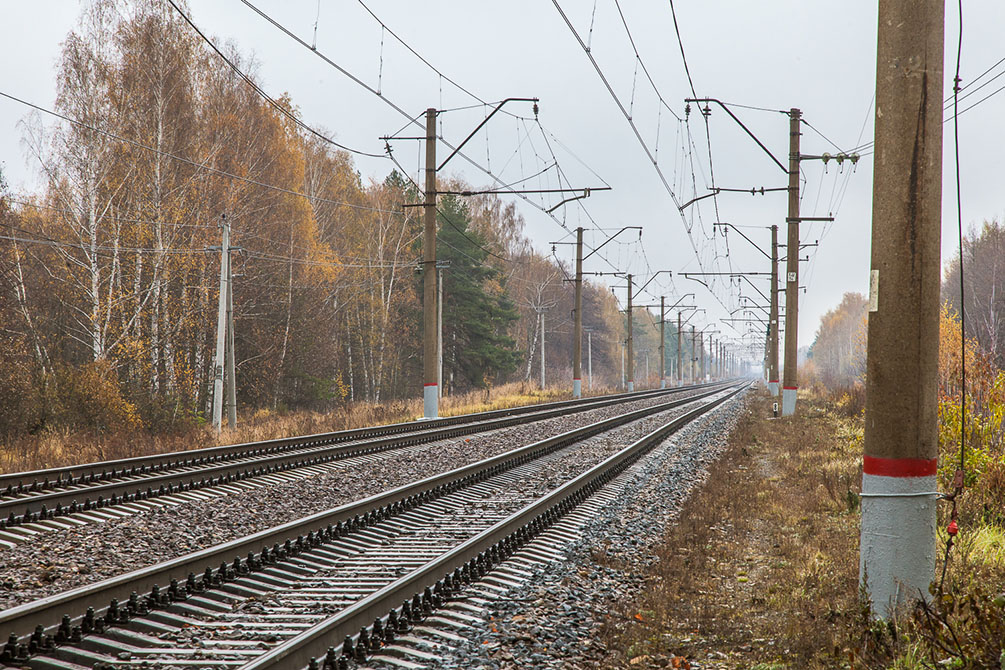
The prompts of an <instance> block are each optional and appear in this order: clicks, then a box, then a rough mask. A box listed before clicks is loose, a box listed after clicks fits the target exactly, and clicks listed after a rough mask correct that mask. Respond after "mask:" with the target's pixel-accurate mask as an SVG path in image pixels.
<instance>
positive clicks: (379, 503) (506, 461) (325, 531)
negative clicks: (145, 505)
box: [0, 384, 729, 639]
mask: <svg viewBox="0 0 1005 670" xmlns="http://www.w3.org/2000/svg"><path fill="white" fill-rule="evenodd" d="M728 387H729V385H728V384H727V385H723V384H720V385H718V386H717V387H716V388H711V389H705V390H703V392H702V393H699V394H698V395H695V396H688V397H687V398H681V399H676V400H671V401H669V402H666V403H662V404H659V405H655V406H652V407H646V408H642V409H638V410H633V411H631V412H628V413H626V414H621V415H618V416H615V417H611V418H608V419H604V420H601V421H598V422H595V423H592V424H589V425H587V426H583V427H581V428H577V429H574V430H570V431H566V432H565V433H562V434H560V435H556V436H553V437H549V438H546V439H543V440H540V441H538V442H535V443H532V444H529V445H525V446H522V447H518V448H516V449H513V450H510V451H508V452H506V453H503V454H499V455H496V456H493V457H490V458H486V459H483V460H481V461H478V462H476V463H472V464H469V465H466V466H462V467H460V468H456V469H454V470H451V471H448V472H445V473H440V474H437V475H433V476H431V477H427V478H425V479H422V480H419V481H416V482H412V483H409V484H405V485H403V486H399V487H397V488H394V489H391V490H389V491H385V492H382V493H379V494H376V495H373V496H370V497H368V498H364V499H362V500H359V501H355V502H352V503H348V504H345V505H341V506H339V507H335V508H333V509H330V510H327V511H324V512H319V513H316V514H312V515H309V516H307V517H304V518H301V519H298V520H295V521H291V522H288V523H285V524H281V525H279V526H276V527H274V528H270V529H267V530H264V531H260V532H258V533H254V534H252V535H248V536H246V537H243V538H238V539H236V540H232V541H229V542H225V543H223V544H220V545H216V546H214V547H209V548H207V549H203V550H200V551H196V552H192V553H190V554H186V555H184V556H179V557H177V558H174V559H171V560H168V561H165V562H162V563H159V564H157V565H152V566H148V567H145V568H140V569H138V570H134V571H131V572H129V573H126V574H123V575H118V576H115V577H111V578H109V579H105V580H103V581H100V582H97V583H95V584H90V585H86V586H83V587H79V588H76V589H72V590H70V591H66V592H63V593H60V594H55V595H52V596H48V597H45V598H41V599H39V600H35V601H33V602H29V603H25V604H23V605H19V606H17V607H13V608H10V609H8V610H5V611H2V612H0V630H2V627H3V626H4V625H6V626H7V628H8V630H12V631H14V632H13V633H12V637H14V636H15V635H16V636H17V637H18V638H19V639H20V638H22V637H24V636H28V635H29V634H30V632H31V631H32V630H33V629H36V627H41V628H40V629H39V632H38V633H36V635H41V634H42V633H43V632H44V633H45V634H47V635H54V634H57V633H58V632H59V629H60V628H61V627H66V626H69V625H73V624H79V623H80V622H81V620H82V619H83V618H84V616H85V615H86V614H87V610H88V608H93V612H92V615H95V616H97V617H101V616H102V615H103V614H104V613H105V612H107V611H108V609H109V606H104V605H102V603H106V602H109V603H110V602H111V601H112V600H116V601H118V602H126V601H127V600H128V599H129V597H130V596H131V595H133V594H136V593H138V594H147V593H149V594H151V596H153V595H154V594H160V595H159V596H158V597H161V598H163V597H167V596H166V595H165V593H168V594H173V595H172V597H178V598H180V599H184V597H187V596H186V595H185V592H186V584H192V583H193V582H194V580H195V579H196V578H195V575H199V574H215V575H216V576H217V577H219V576H220V575H224V576H225V577H226V576H229V575H231V569H230V568H228V567H227V566H229V565H230V563H231V562H234V564H235V569H236V568H237V567H238V566H241V565H243V566H245V568H246V567H247V566H248V565H253V564H255V563H256V562H259V563H260V562H261V560H262V559H261V556H262V552H263V550H264V551H266V552H269V551H272V552H274V553H275V552H278V553H279V554H280V555H282V554H283V551H284V549H283V548H284V547H285V549H286V550H288V551H299V550H301V548H306V547H310V546H316V545H317V544H319V543H320V542H321V541H322V540H321V537H322V536H324V537H334V536H338V537H340V536H341V535H333V533H334V532H336V531H341V529H342V528H343V524H348V523H352V525H353V526H352V527H353V528H359V527H360V526H363V527H365V526H366V525H367V524H368V523H375V522H376V521H377V520H380V519H384V518H387V517H388V516H390V515H392V514H394V513H399V512H401V511H404V510H407V509H411V508H412V507H414V506H415V505H417V504H419V503H420V502H426V501H429V500H432V499H434V498H438V497H440V496H442V495H445V494H447V493H450V492H452V491H454V490H458V489H459V488H462V487H464V486H467V485H469V484H473V483H476V482H478V481H481V480H483V479H485V478H487V477H489V476H492V475H494V474H497V473H499V472H502V471H505V470H508V469H510V468H512V467H515V466H517V465H520V464H522V463H525V462H527V461H529V460H532V459H534V458H537V457H540V456H542V455H544V454H547V453H551V452H553V451H555V450H557V449H560V448H563V447H566V446H569V445H571V444H574V443H575V442H578V441H581V440H583V439H586V438H588V437H592V436H594V435H597V434H599V433H602V432H605V431H607V430H610V429H612V428H615V427H617V426H620V425H623V424H626V423H629V422H631V421H634V420H636V419H641V418H644V417H646V416H649V415H652V414H656V413H659V412H662V411H666V410H668V409H672V408H674V407H678V406H681V405H684V404H688V403H691V402H695V401H697V400H700V399H702V398H705V397H708V396H710V395H713V394H716V393H719V392H720V391H721V390H722V389H723V388H728ZM311 543H314V544H311ZM245 555H247V556H248V559H247V560H246V561H244V562H243V563H242V560H244V559H241V556H245ZM256 556H257V557H258V558H256ZM235 557H236V561H235ZM215 566H220V568H219V569H217V570H216V571H215V572H214V568H215ZM235 574H236V571H235ZM160 586H169V588H168V589H163V590H162V589H160V588H159V587H160ZM63 617H66V619H65V623H64V624H61V623H60V620H61V619H62V618H63ZM24 639H27V638H26V637H24Z"/></svg>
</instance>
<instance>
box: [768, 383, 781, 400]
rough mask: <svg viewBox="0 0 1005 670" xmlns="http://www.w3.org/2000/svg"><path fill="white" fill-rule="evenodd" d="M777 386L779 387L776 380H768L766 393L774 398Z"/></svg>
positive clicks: (776, 393) (776, 394) (776, 395)
mask: <svg viewBox="0 0 1005 670" xmlns="http://www.w3.org/2000/svg"><path fill="white" fill-rule="evenodd" d="M779 388H780V387H779V385H778V382H768V393H770V394H771V395H773V396H775V397H776V398H777V397H778V389H779Z"/></svg>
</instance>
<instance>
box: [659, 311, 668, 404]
mask: <svg viewBox="0 0 1005 670" xmlns="http://www.w3.org/2000/svg"><path fill="white" fill-rule="evenodd" d="M666 323H667V310H666V297H664V296H662V295H661V296H660V388H661V389H665V388H666V387H667V371H666V356H665V355H664V349H666Z"/></svg>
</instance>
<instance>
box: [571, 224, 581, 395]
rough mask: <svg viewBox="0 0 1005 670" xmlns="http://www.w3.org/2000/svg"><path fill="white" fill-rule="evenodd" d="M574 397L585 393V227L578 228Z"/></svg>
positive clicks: (573, 336)
mask: <svg viewBox="0 0 1005 670" xmlns="http://www.w3.org/2000/svg"><path fill="white" fill-rule="evenodd" d="M573 309H574V310H575V311H574V318H573V323H574V327H573V331H572V397H573V398H580V397H582V395H583V229H582V228H576V303H575V306H574V307H573Z"/></svg>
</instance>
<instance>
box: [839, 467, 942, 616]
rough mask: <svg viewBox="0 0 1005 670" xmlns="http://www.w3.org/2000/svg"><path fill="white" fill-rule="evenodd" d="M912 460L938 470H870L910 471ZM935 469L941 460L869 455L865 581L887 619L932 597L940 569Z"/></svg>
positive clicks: (864, 525) (864, 487) (862, 569)
mask: <svg viewBox="0 0 1005 670" xmlns="http://www.w3.org/2000/svg"><path fill="white" fill-rule="evenodd" d="M870 462H872V463H870ZM877 463H878V464H879V466H878V467H877V465H876V464H877ZM912 464H913V465H915V466H922V467H919V468H915V472H917V471H919V470H920V471H922V472H925V471H928V470H930V471H931V472H932V474H931V475H923V476H904V475H903V474H901V475H894V476H889V475H880V474H870V470H872V471H881V472H892V471H896V470H900V471H901V472H904V471H905V465H906V466H907V470H908V471H909V470H910V467H911V465H912ZM891 465H892V467H890V466H891ZM884 466H886V467H884ZM935 470H936V462H935V459H932V460H931V461H925V460H922V459H886V458H870V457H868V456H867V457H866V461H865V472H864V473H863V475H862V546H861V553H860V555H859V581H860V583H861V584H863V585H864V586H865V589H866V593H867V594H868V597H869V600H870V602H871V603H872V611H873V612H874V613H875V614H877V615H878V616H880V617H882V618H890V617H892V616H893V615H894V613H895V610H896V608H897V607H898V606H899V605H902V604H903V603H905V602H909V601H912V600H915V599H918V598H924V599H926V600H927V599H928V598H929V593H928V585H929V584H930V583H931V581H932V578H933V575H934V574H935V507H936V498H935V493H934V492H935V491H936V490H937V488H938V483H937V482H936V478H935V474H934V473H935Z"/></svg>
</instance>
